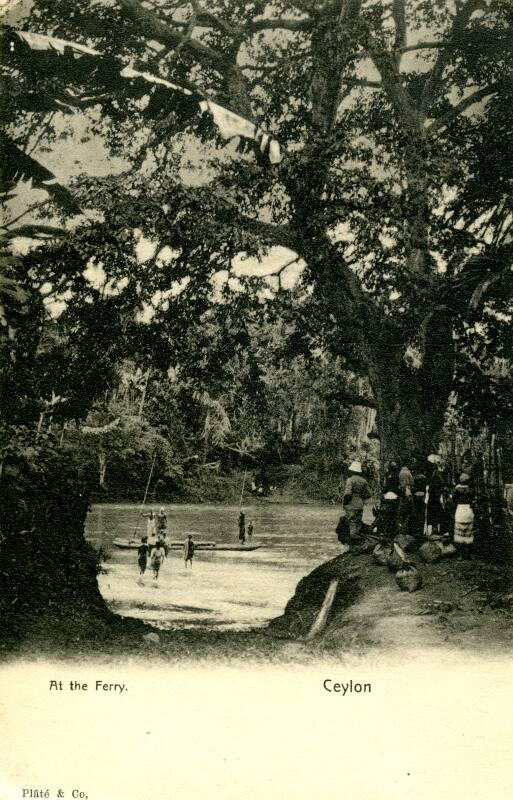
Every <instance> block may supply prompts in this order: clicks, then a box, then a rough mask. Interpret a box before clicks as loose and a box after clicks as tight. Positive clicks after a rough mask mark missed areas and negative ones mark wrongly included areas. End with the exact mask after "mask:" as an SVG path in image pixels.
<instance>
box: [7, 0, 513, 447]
mask: <svg viewBox="0 0 513 800" xmlns="http://www.w3.org/2000/svg"><path fill="white" fill-rule="evenodd" d="M22 27H24V28H26V29H30V30H34V29H35V28H36V27H37V30H38V31H39V32H42V33H44V34H52V35H54V36H58V37H64V38H65V39H67V40H70V41H74V42H75V43H76V44H77V45H78V49H76V50H75V51H73V49H72V48H69V49H68V50H67V51H66V49H65V48H64V47H61V45H58V44H57V45H55V46H54V47H53V48H52V47H50V48H44V46H43V45H42V44H41V42H40V41H39V42H38V41H34V40H32V42H30V41H28V43H27V42H25V45H27V44H28V47H29V48H30V49H31V57H32V55H34V54H35V56H36V59H35V61H34V62H32V61H31V57H30V58H29V54H28V48H27V52H23V53H22V54H21V57H20V58H19V60H18V62H17V63H15V64H14V69H15V74H16V75H17V76H19V75H20V74H23V75H25V78H26V79H27V80H31V81H33V80H34V76H35V75H36V73H37V70H36V71H34V70H33V71H32V73H31V71H30V69H27V65H30V64H32V65H34V64H35V65H36V66H37V65H39V66H45V67H46V68H47V69H46V72H45V75H44V77H43V78H41V76H40V73H38V74H39V77H38V79H37V80H38V81H39V87H38V88H39V97H40V98H41V97H42V98H43V99H44V98H50V99H49V100H48V103H49V108H48V110H47V111H45V109H41V108H40V107H38V108H37V110H35V111H34V110H31V109H30V102H33V99H32V101H30V98H29V99H28V100H26V110H25V111H24V114H23V119H22V120H20V119H16V120H14V121H13V124H12V130H14V144H15V145H16V146H18V145H19V138H18V139H17V138H16V130H17V126H18V130H19V129H20V128H19V126H20V125H21V126H22V129H23V131H24V133H25V134H26V132H27V125H29V124H30V122H31V121H33V119H34V117H36V118H37V119H38V120H39V121H40V123H41V124H43V123H44V120H46V122H47V129H48V130H49V131H53V136H55V132H56V131H57V132H58V134H59V135H62V132H63V123H62V122H61V121H60V116H59V115H60V113H61V111H57V110H56V109H55V107H54V106H53V105H52V103H55V98H57V101H58V103H59V104H60V108H61V110H66V111H70V110H71V109H76V108H79V109H80V112H81V113H82V114H88V115H89V117H88V118H89V119H90V122H91V131H92V132H94V133H97V134H99V135H101V136H102V137H103V138H104V140H105V142H106V143H107V144H108V146H109V147H110V148H111V151H112V153H114V154H116V155H120V156H122V157H123V159H124V160H125V161H126V162H127V164H129V174H128V175H125V176H124V178H123V181H124V182H123V184H122V187H123V188H121V186H120V184H119V182H112V181H108V180H106V181H103V183H102V186H101V187H100V190H99V189H98V187H97V186H92V185H91V184H89V185H88V184H86V183H85V182H84V181H82V184H81V186H79V187H77V189H76V198H77V199H78V201H79V202H80V203H81V205H82V207H83V208H84V207H92V208H94V207H95V205H98V202H99V198H100V197H102V196H103V198H104V201H103V209H105V197H111V198H113V200H112V205H111V208H110V209H109V211H110V212H112V210H113V208H114V207H115V205H116V203H118V204H119V202H120V199H121V198H122V197H123V192H125V193H126V192H127V187H128V191H129V192H130V195H131V197H133V204H132V205H133V208H132V211H133V213H132V214H131V216H130V219H128V218H126V219H125V220H124V222H123V225H121V224H119V225H118V233H119V234H120V236H121V228H123V226H125V229H126V226H127V225H128V227H130V225H131V226H134V225H138V227H139V228H141V229H142V230H143V231H144V233H145V234H146V235H147V236H149V237H152V238H153V239H154V240H156V241H158V244H159V248H158V249H160V248H161V247H163V246H164V245H168V246H169V248H171V250H172V252H173V253H174V258H173V259H172V260H171V262H170V263H169V265H168V268H167V270H166V271H165V272H164V277H163V278H162V279H161V280H164V281H168V284H169V282H170V281H172V280H173V279H178V280H180V279H183V278H184V276H189V277H191V278H192V280H191V283H190V287H189V290H188V291H189V293H190V295H192V293H193V292H194V293H195V294H196V296H197V297H198V296H199V297H200V298H201V302H205V303H207V302H208V292H207V291H206V290H205V289H204V290H203V291H202V287H205V286H208V280H209V278H210V276H211V275H212V274H213V273H214V272H215V271H219V270H221V269H230V266H231V264H232V261H233V259H234V258H235V257H236V256H237V254H238V253H240V252H246V253H249V254H258V255H262V254H265V253H266V252H267V251H268V249H269V248H271V247H273V246H281V247H284V248H288V249H289V250H291V251H292V253H293V254H296V255H297V257H298V258H299V259H302V262H304V264H305V267H304V272H303V280H304V282H305V284H307V285H308V286H311V287H312V289H313V298H312V308H314V309H315V312H316V313H317V314H318V317H319V321H320V322H321V323H322V328H323V336H324V341H325V342H327V343H329V346H330V347H332V348H333V350H334V351H335V352H337V353H340V354H343V355H344V357H345V358H346V359H347V362H348V363H349V364H351V366H352V367H353V369H354V370H355V371H356V372H358V373H359V374H362V375H366V376H367V378H368V381H369V384H370V386H371V388H372V392H373V395H374V402H375V403H376V405H377V409H378V425H379V433H380V437H381V441H382V446H383V453H384V455H385V456H387V455H388V454H390V453H395V454H396V455H398V454H404V453H409V452H411V451H412V450H413V449H415V448H417V447H418V448H419V449H421V450H424V451H425V450H426V449H427V448H428V447H429V446H430V444H431V441H432V438H433V435H434V434H435V433H436V431H437V430H438V429H439V428H440V426H441V423H442V419H443V414H444V410H445V407H446V403H447V398H448V396H449V394H450V392H451V390H452V389H453V388H454V387H455V380H456V382H457V380H458V375H459V374H462V371H463V369H468V364H469V354H470V355H471V354H472V352H473V351H475V349H476V347H480V348H481V349H483V348H484V349H486V342H487V337H486V332H487V329H488V328H490V327H493V328H494V330H495V331H496V330H497V328H498V327H499V328H500V326H501V324H503V323H504V322H506V323H507V322H509V316H508V315H509V313H510V307H509V299H510V295H511V290H512V279H511V271H510V264H511V245H510V243H509V238H508V237H509V229H510V226H511V219H512V215H511V199H510V195H511V178H512V161H511V148H510V146H509V139H510V132H511V129H512V125H513V112H512V107H513V106H512V103H511V100H512V99H513V88H512V80H511V66H512V61H511V55H512V12H511V5H510V3H508V2H501V1H500V0H488V1H486V0H465V1H463V2H455V3H454V4H452V3H446V2H434V3H424V2H421V1H420V0H414V1H413V2H406V0H391V1H390V2H384V3H375V2H361V1H360V2H358V1H355V0H333V1H332V2H330V0H326V2H322V3H320V2H315V3H314V2H309V0H281V1H278V2H273V3H266V2H251V3H245V4H244V6H243V7H242V6H241V4H240V2H232V0H219V2H216V1H215V0H209V1H208V2H203V3H201V2H196V0H195V2H178V1H175V0H173V1H172V2H171V1H169V2H167V1H166V0H162V2H152V3H149V2H148V3H144V2H139V0H116V2H105V3H89V2H84V1H82V2H78V3H75V2H74V3H70V2H69V0H60V2H52V3H50V2H48V0H35V2H34V4H33V12H32V17H31V18H29V19H27V20H25V21H24V22H23V25H22ZM8 42H9V52H10V53H11V54H12V50H13V47H12V37H11V39H9V38H8ZM80 47H81V48H82V49H80ZM14 50H16V48H14ZM88 50H89V51H90V52H88ZM50 51H51V52H50ZM98 53H102V54H103V58H99V57H98V55H97V54H98ZM14 55H15V56H16V53H14ZM38 59H39V60H38ZM66 59H67V60H66ZM63 61H66V67H65V69H63V67H62V62H63ZM134 68H135V70H134ZM16 70H17V71H16ZM27 75H28V78H27ZM156 79H157V81H156ZM159 81H160V82H159ZM56 87H57V89H58V90H59V87H60V90H59V91H57V92H56ZM25 88H26V89H27V91H26V92H25V94H27V93H28V94H30V91H29V89H30V87H29V86H26V87H25ZM22 90H23V87H22V88H20V86H19V85H17V88H16V92H17V94H18V100H19V95H20V94H23V91H22ZM40 104H41V100H40ZM99 107H101V112H99V110H98V109H99ZM226 109H228V110H229V111H231V112H232V114H231V115H230V114H229V113H227V112H226ZM202 111H207V112H210V115H211V120H213V122H214V123H215V125H212V124H211V122H209V119H208V116H205V115H204V114H203V115H202V114H201V113H200V112H202ZM49 114H53V115H54V117H53V118H52V124H48V115H49ZM74 118H75V117H73V116H72V117H71V120H72V123H73V120H74ZM55 123H57V124H55ZM266 132H267V133H266ZM267 134H271V138H270V139H268V138H266V136H267ZM237 138H238V141H239V142H240V144H241V145H244V146H242V147H239V148H237V150H236V149H235V148H233V147H232V146H231V145H229V146H228V147H227V146H226V145H225V140H226V139H237ZM248 144H249V146H248ZM57 146H58V145H57ZM36 153H37V148H36ZM118 210H119V205H118V207H116V212H117V211H118ZM121 238H122V237H121ZM302 262H301V263H302ZM161 288H163V287H161V286H160V285H159V289H161ZM196 302H198V301H196ZM495 341H498V342H499V345H498V347H497V349H496V352H497V353H498V354H499V355H502V354H507V351H506V349H505V347H506V344H507V343H506V342H505V337H504V335H503V334H502V333H501V334H500V335H499V336H498V337H497V336H496V337H495Z"/></svg>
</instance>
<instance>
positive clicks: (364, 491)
mask: <svg viewBox="0 0 513 800" xmlns="http://www.w3.org/2000/svg"><path fill="white" fill-rule="evenodd" d="M348 473H349V474H348V478H347V481H346V485H345V487H344V500H343V504H344V509H345V512H346V515H347V520H348V522H349V538H350V539H351V540H352V541H357V540H358V539H360V538H361V534H362V518H363V507H364V504H365V501H366V500H368V499H369V497H370V496H371V490H370V489H369V484H368V483H367V481H366V480H365V478H364V477H363V475H362V465H361V462H360V461H353V462H351V464H350V465H349V470H348Z"/></svg>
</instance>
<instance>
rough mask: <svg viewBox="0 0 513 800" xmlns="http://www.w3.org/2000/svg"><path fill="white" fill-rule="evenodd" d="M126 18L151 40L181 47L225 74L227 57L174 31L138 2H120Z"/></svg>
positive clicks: (136, 0)
mask: <svg viewBox="0 0 513 800" xmlns="http://www.w3.org/2000/svg"><path fill="white" fill-rule="evenodd" d="M119 3H120V5H121V7H122V9H123V12H124V14H125V16H126V17H128V18H129V19H131V20H132V21H133V22H134V23H136V25H137V26H138V28H139V31H140V32H141V33H143V34H144V35H145V36H147V37H148V38H149V39H156V40H157V41H158V42H161V43H162V44H165V45H167V47H171V48H173V49H174V48H176V47H179V46H180V45H181V46H182V47H184V48H186V49H187V50H188V51H190V52H191V53H192V55H194V56H195V57H196V58H197V59H198V60H199V61H201V62H205V61H206V62H207V63H208V64H209V65H212V66H214V67H216V68H217V69H219V70H220V71H221V72H223V68H224V67H225V66H226V56H225V55H224V53H220V52H219V51H218V50H214V49H213V48H212V47H208V46H207V45H204V44H202V42H199V41H198V40H197V39H194V38H192V37H188V36H186V35H184V34H183V33H181V32H179V31H177V30H174V29H173V28H172V27H170V26H169V25H167V24H166V23H164V22H162V21H161V20H160V19H159V17H157V15H156V14H154V13H153V12H152V11H150V10H149V9H147V8H144V7H143V6H142V5H141V4H140V2H139V1H138V0H119Z"/></svg>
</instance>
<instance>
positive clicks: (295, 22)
mask: <svg viewBox="0 0 513 800" xmlns="http://www.w3.org/2000/svg"><path fill="white" fill-rule="evenodd" d="M312 26H313V23H312V20H311V19H283V18H281V19H255V20H253V21H252V22H250V23H249V26H248V30H249V31H250V32H251V33H257V32H258V31H265V30H278V29H279V30H284V31H308V30H310V29H311V28H312Z"/></svg>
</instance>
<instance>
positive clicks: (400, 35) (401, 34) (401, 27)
mask: <svg viewBox="0 0 513 800" xmlns="http://www.w3.org/2000/svg"><path fill="white" fill-rule="evenodd" d="M392 17H393V20H394V24H395V41H394V50H396V51H401V50H402V48H403V47H405V46H406V3H405V0H393V3H392Z"/></svg>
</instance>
